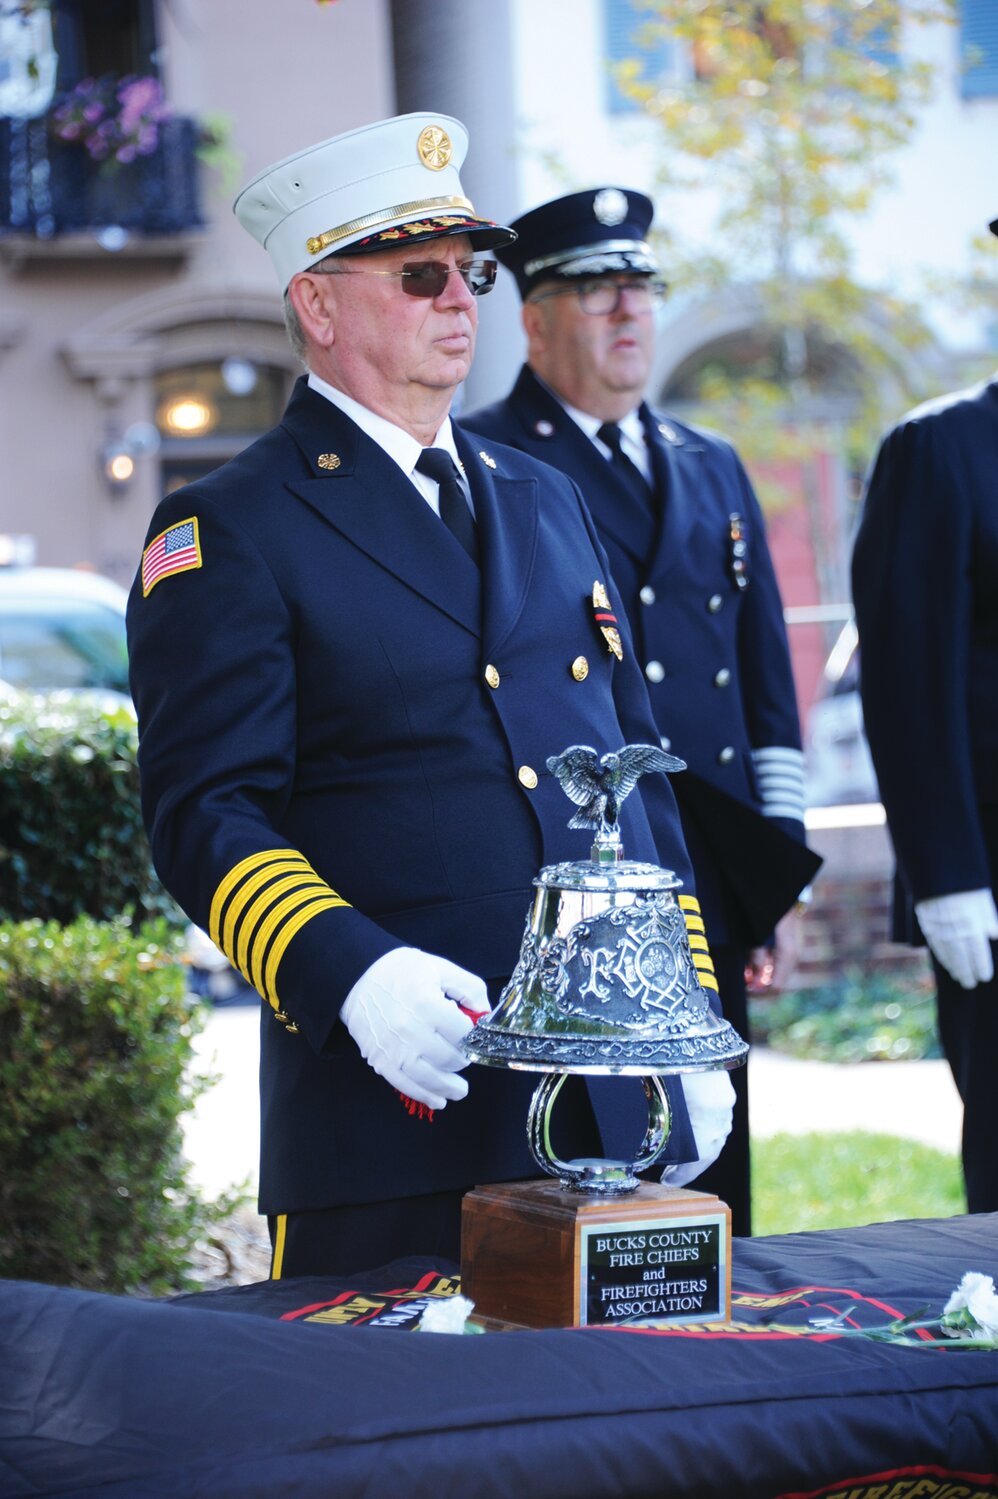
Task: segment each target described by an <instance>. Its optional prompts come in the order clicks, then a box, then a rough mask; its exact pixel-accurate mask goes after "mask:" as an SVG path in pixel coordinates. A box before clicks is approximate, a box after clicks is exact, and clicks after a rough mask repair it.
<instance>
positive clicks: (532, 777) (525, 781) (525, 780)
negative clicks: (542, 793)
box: [516, 765, 537, 791]
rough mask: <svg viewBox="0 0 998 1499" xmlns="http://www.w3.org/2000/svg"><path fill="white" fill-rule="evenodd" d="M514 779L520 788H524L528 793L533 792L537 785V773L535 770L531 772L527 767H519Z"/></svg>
mask: <svg viewBox="0 0 998 1499" xmlns="http://www.w3.org/2000/svg"><path fill="white" fill-rule="evenodd" d="M516 779H517V780H518V781H519V783H520V785H521V786H526V788H527V790H528V791H533V789H534V787H535V786H536V785H537V772H536V770H531V768H530V766H529V765H521V766H520V768H519V770H518V771H517V772H516Z"/></svg>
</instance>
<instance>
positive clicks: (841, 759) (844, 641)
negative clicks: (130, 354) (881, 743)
mask: <svg viewBox="0 0 998 1499" xmlns="http://www.w3.org/2000/svg"><path fill="white" fill-rule="evenodd" d="M804 766H805V787H804V791H805V798H806V801H807V805H808V806H809V807H831V806H838V805H842V804H845V803H857V802H860V803H862V802H876V801H879V800H880V792H879V790H878V789H877V776H876V772H875V771H874V769H873V760H872V758H871V756H870V748H869V745H868V744H867V742H866V734H865V733H864V731H863V704H862V702H861V700H860V695H859V636H858V634H857V632H856V625H855V621H853V620H849V621H848V623H846V624H845V625H843V626H842V629H841V630H840V631H839V635H838V638H837V639H836V641H835V644H834V645H833V646H832V649H831V650H830V652H829V653H828V659H827V661H826V662H825V668H824V672H823V673H822V685H821V690H820V695H819V697H818V698H817V700H816V701H815V703H814V704H813V705H812V707H811V711H810V713H809V714H808V718H807V728H806V733H805V741H804Z"/></svg>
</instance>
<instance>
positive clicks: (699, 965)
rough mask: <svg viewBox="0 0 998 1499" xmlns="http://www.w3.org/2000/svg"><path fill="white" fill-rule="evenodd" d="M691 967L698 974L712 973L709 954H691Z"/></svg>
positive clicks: (712, 967) (711, 961)
mask: <svg viewBox="0 0 998 1499" xmlns="http://www.w3.org/2000/svg"><path fill="white" fill-rule="evenodd" d="M693 967H694V968H695V969H696V970H697V972H698V973H713V972H714V959H713V958H712V957H711V955H710V953H709V952H695V953H694V954H693Z"/></svg>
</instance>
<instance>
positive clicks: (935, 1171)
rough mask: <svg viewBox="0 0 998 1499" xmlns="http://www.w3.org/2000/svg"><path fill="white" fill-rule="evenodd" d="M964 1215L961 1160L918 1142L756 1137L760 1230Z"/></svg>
mask: <svg viewBox="0 0 998 1499" xmlns="http://www.w3.org/2000/svg"><path fill="white" fill-rule="evenodd" d="M964 1212H966V1204H965V1202H964V1196H963V1179H962V1175H961V1171H960V1163H959V1161H958V1160H957V1158H956V1157H955V1156H951V1155H947V1154H946V1153H944V1152H943V1151H939V1150H934V1149H933V1148H932V1147H931V1146H929V1145H923V1144H921V1143H919V1142H918V1141H916V1140H905V1139H899V1138H898V1137H897V1136H894V1135H874V1134H865V1133H861V1132H854V1133H842V1134H810V1135H773V1136H772V1137H771V1138H769V1139H757V1140H753V1142H752V1220H753V1221H752V1227H753V1230H754V1232H755V1233H756V1234H757V1235H761V1234H784V1233H795V1232H798V1231H802V1230H806V1229H818V1228H852V1227H855V1226H857V1225H859V1224H863V1223H883V1222H887V1221H889V1220H891V1219H896V1218H952V1217H953V1216H954V1215H956V1214H958V1213H964Z"/></svg>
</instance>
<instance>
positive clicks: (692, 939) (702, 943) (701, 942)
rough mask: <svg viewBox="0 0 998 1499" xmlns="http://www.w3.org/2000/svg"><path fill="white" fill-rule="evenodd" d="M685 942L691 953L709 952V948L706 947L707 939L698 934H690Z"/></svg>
mask: <svg viewBox="0 0 998 1499" xmlns="http://www.w3.org/2000/svg"><path fill="white" fill-rule="evenodd" d="M686 940H687V941H688V942H689V944H690V948H691V949H692V951H693V952H710V948H709V947H708V946H707V938H706V937H704V936H701V935H700V934H699V933H697V932H691V933H690V934H689V936H688V937H687V939H686Z"/></svg>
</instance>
